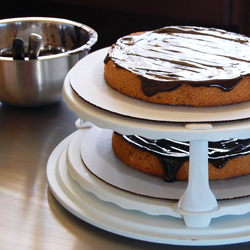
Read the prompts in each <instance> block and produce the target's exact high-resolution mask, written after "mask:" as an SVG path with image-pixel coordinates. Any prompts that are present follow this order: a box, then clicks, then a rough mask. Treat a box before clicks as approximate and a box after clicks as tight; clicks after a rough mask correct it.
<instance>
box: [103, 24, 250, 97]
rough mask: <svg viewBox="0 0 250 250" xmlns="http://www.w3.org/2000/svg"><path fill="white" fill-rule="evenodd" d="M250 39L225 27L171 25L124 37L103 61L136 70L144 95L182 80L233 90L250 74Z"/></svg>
mask: <svg viewBox="0 0 250 250" xmlns="http://www.w3.org/2000/svg"><path fill="white" fill-rule="evenodd" d="M249 42H250V38H248V37H246V36H243V35H239V34H235V33H230V32H226V31H224V30H219V29H211V28H210V29H209V28H199V27H189V26H184V27H175V26H170V27H164V28H161V29H158V30H154V31H150V32H144V33H141V34H137V35H129V36H125V37H122V38H120V39H119V40H118V41H117V42H116V44H115V45H114V46H113V47H112V50H110V51H109V53H108V55H107V57H106V58H105V60H104V62H105V63H107V62H108V61H109V60H110V59H112V60H113V61H114V63H115V65H116V66H117V67H121V68H124V69H126V70H129V71H131V72H132V73H136V74H138V75H139V78H140V80H141V83H142V89H143V92H144V94H145V95H146V96H152V95H154V94H156V93H158V92H164V91H171V90H174V89H176V88H178V87H180V86H181V85H183V84H184V83H188V84H189V85H191V86H193V87H199V86H206V87H218V88H221V89H222V90H224V91H230V90H231V89H233V88H234V87H235V86H236V85H237V83H238V82H240V81H241V80H242V78H244V77H245V76H248V75H250V67H249V62H250V46H249Z"/></svg>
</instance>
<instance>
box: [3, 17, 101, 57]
mask: <svg viewBox="0 0 250 250" xmlns="http://www.w3.org/2000/svg"><path fill="white" fill-rule="evenodd" d="M32 21H34V22H39V21H40V22H48V21H49V22H51V23H63V24H68V25H73V26H76V27H78V28H80V29H83V30H85V31H87V32H88V34H89V35H90V37H89V40H88V41H87V43H85V44H83V45H82V46H80V47H78V48H76V49H74V50H69V51H65V52H62V53H59V54H55V55H48V56H41V57H38V60H47V59H55V58H60V57H65V56H70V55H73V54H77V53H79V52H81V51H84V50H89V49H90V48H91V47H92V46H93V45H94V44H95V43H96V42H97V39H98V34H97V32H96V31H95V30H94V29H93V28H91V27H90V26H88V25H86V24H82V23H79V22H76V21H72V20H68V19H64V18H57V17H15V18H7V19H0V25H1V24H7V23H15V22H32ZM0 61H14V60H13V58H12V57H5V56H0ZM25 61H26V60H25Z"/></svg>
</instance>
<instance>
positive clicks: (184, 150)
mask: <svg viewBox="0 0 250 250" xmlns="http://www.w3.org/2000/svg"><path fill="white" fill-rule="evenodd" d="M116 134H117V135H119V136H121V137H122V138H123V139H124V140H125V141H126V142H128V143H129V144H131V145H132V146H133V147H135V148H137V149H140V150H142V151H146V152H148V153H150V154H152V155H155V156H156V157H157V158H158V160H159V161H160V163H161V165H162V167H163V173H164V176H163V178H164V180H165V181H166V182H173V181H175V178H176V173H177V172H178V170H179V168H180V167H181V166H182V164H183V163H184V162H186V161H188V159H189V143H188V142H179V141H175V140H170V139H160V140H150V139H146V138H143V137H140V136H137V135H131V136H127V135H121V134H118V133H116ZM247 154H250V139H245V140H239V139H228V140H223V141H219V142H209V148H208V161H209V162H210V163H212V164H213V165H214V166H215V167H216V168H218V169H221V168H222V167H223V166H225V164H226V163H227V161H229V160H231V159H233V158H236V157H240V156H243V155H247Z"/></svg>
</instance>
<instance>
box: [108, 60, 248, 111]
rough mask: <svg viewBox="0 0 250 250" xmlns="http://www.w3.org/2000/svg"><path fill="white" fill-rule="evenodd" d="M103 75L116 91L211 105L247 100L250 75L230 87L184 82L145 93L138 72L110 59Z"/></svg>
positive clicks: (167, 101)
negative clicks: (170, 88) (163, 89)
mask: <svg viewBox="0 0 250 250" xmlns="http://www.w3.org/2000/svg"><path fill="white" fill-rule="evenodd" d="M104 78H105V80H106V82H107V83H108V84H109V86H110V87H112V88H113V89H116V90H117V91H118V92H120V93H122V94H124V95H127V96H130V97H134V98H138V99H142V100H144V101H147V102H152V103H156V104H169V105H184V106H192V107H214V106H222V105H229V104H235V103H241V102H246V101H249V100H250V76H246V77H245V78H244V79H242V80H241V81H240V83H238V84H237V85H236V86H235V87H234V88H233V89H232V90H231V91H224V90H222V89H220V88H217V87H204V86H200V87H192V86H190V85H189V84H187V83H184V84H183V85H182V86H181V87H179V88H177V89H175V90H172V91H168V92H159V93H157V94H155V95H153V96H146V95H144V93H143V91H142V85H141V81H140V79H139V76H138V75H137V74H134V73H132V72H130V71H128V70H126V69H123V68H118V67H116V66H115V64H114V62H113V61H112V60H109V62H108V63H107V64H105V66H104Z"/></svg>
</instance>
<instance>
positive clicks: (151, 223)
mask: <svg viewBox="0 0 250 250" xmlns="http://www.w3.org/2000/svg"><path fill="white" fill-rule="evenodd" d="M107 50H108V49H107V48H105V49H102V50H99V51H96V52H94V53H92V54H90V55H88V56H87V57H85V58H83V59H82V60H81V61H80V62H79V63H77V65H76V66H75V67H74V68H73V69H72V70H71V71H70V72H69V73H68V75H67V77H66V79H65V83H64V89H63V96H64V100H65V101H66V103H67V105H68V107H69V109H71V110H72V111H74V112H75V113H76V114H77V115H78V116H79V120H78V121H77V122H76V126H77V128H78V130H77V131H76V132H75V133H74V134H72V135H70V136H69V137H68V138H66V139H65V140H64V141H63V142H61V143H60V144H59V145H58V146H57V148H56V149H55V150H54V152H53V153H52V154H51V156H50V159H49V161H48V167H47V176H48V181H49V185H50V188H51V190H52V192H53V194H54V195H55V197H56V198H57V199H58V200H59V202H61V204H62V205H63V206H65V207H66V208H67V209H68V210H69V211H71V212H72V213H73V214H75V215H76V216H78V217H79V218H81V219H83V220H85V221H87V222H89V223H91V224H93V225H95V226H97V227H100V228H102V229H105V230H108V231H110V232H113V233H116V234H120V235H123V236H127V237H131V238H136V239H140V240H145V241H151V242H159V243H168V244H178V245H219V244H230V243H238V242H245V241H249V240H250V213H249V212H250V197H249V195H250V185H249V184H248V183H250V180H249V176H243V177H238V178H232V179H231V180H222V181H212V182H209V181H208V141H219V140H223V139H226V138H239V139H244V138H250V121H249V120H248V118H249V117H250V104H249V103H244V104H239V105H238V104H237V105H232V106H227V107H216V108H189V107H169V106H167V105H155V104H151V103H145V102H143V101H140V100H134V99H133V98H130V97H127V96H123V95H121V94H120V93H118V92H117V91H115V90H113V89H111V88H110V87H108V86H107V84H106V83H105V81H104V79H103V58H105V55H106V53H107ZM84 121H88V122H84ZM113 130H114V131H117V132H119V133H122V134H137V135H140V136H144V137H147V138H150V139H160V138H171V139H175V140H179V141H190V159H189V162H190V166H189V168H190V170H189V181H188V183H183V182H182V183H179V182H175V183H164V182H163V181H162V180H161V179H159V178H157V177H151V176H147V175H145V174H143V173H138V171H136V170H133V169H130V168H129V167H127V166H124V165H123V164H122V163H121V162H120V161H119V160H118V159H116V157H115V156H114V155H113V152H112V148H111V145H110V144H111V135H112V131H113Z"/></svg>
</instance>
